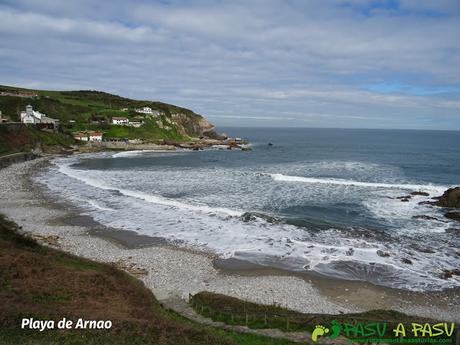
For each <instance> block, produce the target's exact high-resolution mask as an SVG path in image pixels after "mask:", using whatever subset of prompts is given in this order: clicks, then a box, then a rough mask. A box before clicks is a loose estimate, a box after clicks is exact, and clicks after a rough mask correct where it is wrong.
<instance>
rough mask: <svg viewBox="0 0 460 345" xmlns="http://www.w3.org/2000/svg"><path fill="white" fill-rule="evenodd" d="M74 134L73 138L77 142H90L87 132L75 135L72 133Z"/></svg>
mask: <svg viewBox="0 0 460 345" xmlns="http://www.w3.org/2000/svg"><path fill="white" fill-rule="evenodd" d="M72 134H73V138H74V139H75V140H80V141H88V140H89V137H88V134H87V133H85V132H75V133H72Z"/></svg>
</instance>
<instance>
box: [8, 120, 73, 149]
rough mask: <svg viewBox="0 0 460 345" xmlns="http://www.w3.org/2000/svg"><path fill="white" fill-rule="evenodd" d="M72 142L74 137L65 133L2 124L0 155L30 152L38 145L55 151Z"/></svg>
mask: <svg viewBox="0 0 460 345" xmlns="http://www.w3.org/2000/svg"><path fill="white" fill-rule="evenodd" d="M72 144H74V140H73V138H72V137H71V136H69V135H66V134H64V133H49V132H43V131H40V130H38V129H36V128H35V127H32V126H28V127H26V126H21V127H18V128H11V127H10V126H5V125H0V155H4V154H9V153H15V152H29V151H30V150H32V149H35V148H36V147H37V145H39V146H40V148H41V149H44V150H45V151H48V150H46V148H49V149H50V150H49V151H53V149H57V148H58V147H69V146H70V145H72Z"/></svg>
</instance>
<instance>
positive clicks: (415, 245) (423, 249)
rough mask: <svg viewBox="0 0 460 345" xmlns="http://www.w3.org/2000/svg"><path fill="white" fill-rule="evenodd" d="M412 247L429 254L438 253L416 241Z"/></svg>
mask: <svg viewBox="0 0 460 345" xmlns="http://www.w3.org/2000/svg"><path fill="white" fill-rule="evenodd" d="M411 247H412V248H414V249H415V250H416V251H418V252H422V253H427V254H434V253H436V252H435V251H434V250H433V249H431V248H427V247H422V246H420V245H418V244H416V243H414V244H412V245H411Z"/></svg>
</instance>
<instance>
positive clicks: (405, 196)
mask: <svg viewBox="0 0 460 345" xmlns="http://www.w3.org/2000/svg"><path fill="white" fill-rule="evenodd" d="M411 198H412V197H411V196H410V195H403V196H397V197H396V199H399V200H402V199H411Z"/></svg>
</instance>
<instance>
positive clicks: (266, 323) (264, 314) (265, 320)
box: [264, 313, 267, 325]
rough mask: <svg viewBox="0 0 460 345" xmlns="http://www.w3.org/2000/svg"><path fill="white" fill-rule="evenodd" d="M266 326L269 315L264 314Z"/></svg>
mask: <svg viewBox="0 0 460 345" xmlns="http://www.w3.org/2000/svg"><path fill="white" fill-rule="evenodd" d="M264 325H267V313H265V314H264Z"/></svg>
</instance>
